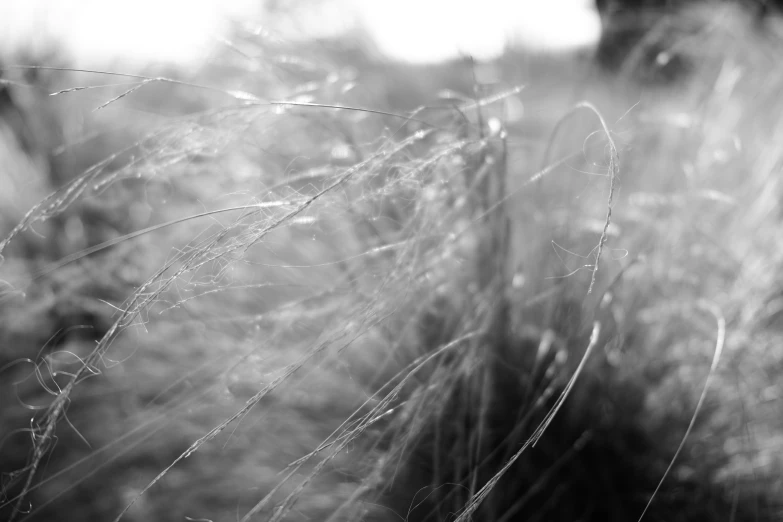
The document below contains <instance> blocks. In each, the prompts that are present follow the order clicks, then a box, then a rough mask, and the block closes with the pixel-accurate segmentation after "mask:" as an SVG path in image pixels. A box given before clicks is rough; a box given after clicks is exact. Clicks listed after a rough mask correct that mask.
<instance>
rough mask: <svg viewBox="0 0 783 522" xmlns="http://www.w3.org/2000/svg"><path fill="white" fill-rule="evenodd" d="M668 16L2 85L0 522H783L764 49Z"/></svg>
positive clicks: (780, 279) (767, 53) (774, 115)
mask: <svg viewBox="0 0 783 522" xmlns="http://www.w3.org/2000/svg"><path fill="white" fill-rule="evenodd" d="M682 16H683V17H684V18H687V21H688V23H687V24H683V25H687V26H688V27H689V30H688V32H687V33H682V34H678V33H677V32H676V31H674V34H673V35H672V34H669V33H670V32H667V33H666V34H667V40H666V41H665V42H661V43H660V44H661V45H662V47H661V48H662V49H664V51H663V52H664V53H671V54H672V55H673V54H675V53H676V54H677V56H678V57H680V58H681V59H682V60H683V63H688V64H690V67H689V68H688V69H689V72H688V74H687V75H683V76H681V77H679V78H677V79H675V80H671V79H669V81H666V82H654V81H652V80H650V76H649V75H647V76H645V75H644V74H640V70H641V67H655V64H656V62H655V60H653V62H652V64H648V63H647V62H644V63H643V64H642V60H636V61H634V59H635V58H634V57H636V58H638V57H640V56H645V54H644V50H640V51H639V52H637V53H635V54H634V53H631V56H630V58H629V63H630V65H628V66H627V67H625V68H624V69H623V70H621V71H620V73H619V74H616V73H608V72H606V71H601V70H599V69H598V68H596V67H595V65H593V63H592V62H591V58H590V56H587V55H579V56H547V55H535V56H531V55H527V54H524V53H520V52H511V51H509V52H508V53H507V54H506V55H505V56H503V57H502V58H500V59H498V60H497V61H496V62H493V63H474V62H473V61H471V60H467V59H466V60H459V61H456V62H454V63H448V64H443V65H438V66H428V67H415V66H409V65H403V64H393V63H387V62H384V61H382V60H380V59H378V58H377V57H374V56H373V55H372V54H371V53H364V52H362V51H361V50H360V49H359V48H358V47H356V46H353V45H351V44H348V43H341V42H318V43H312V42H311V43H307V44H290V43H286V42H282V41H279V40H277V39H275V38H273V37H272V36H269V35H268V34H265V33H259V32H251V31H244V30H241V29H238V30H237V34H236V37H235V39H234V40H233V41H232V42H231V45H227V46H226V48H225V49H224V50H223V51H221V52H220V53H219V54H216V55H215V57H214V60H213V61H211V62H210V63H205V64H204V66H203V68H202V69H201V70H198V71H176V70H171V71H147V72H144V73H143V74H139V75H136V74H135V73H134V74H130V73H129V72H128V73H126V72H125V71H121V69H117V70H116V71H114V72H113V73H109V72H108V71H77V70H73V69H69V68H68V67H67V64H66V66H65V67H61V66H62V65H63V64H57V63H54V58H52V59H50V60H49V61H47V62H45V63H44V64H43V65H44V67H38V68H30V67H26V68H18V67H7V68H5V69H3V75H2V78H3V80H2V82H3V83H2V84H0V87H4V88H5V89H6V91H4V93H5V94H3V96H5V98H3V99H1V100H0V176H2V177H1V178H0V238H3V239H2V241H0V256H2V257H0V473H2V484H1V486H2V492H1V494H0V519H2V520H16V521H23V520H25V521H44V520H57V521H67V520H74V521H82V520H108V521H111V520H127V521H164V520H165V521H168V520H172V521H175V520H176V521H182V520H191V521H206V520H210V521H215V522H216V521H229V520H242V521H246V520H270V521H282V520H291V521H293V520H302V521H304V520H314V521H342V520H366V521H394V520H406V521H408V520H409V521H412V522H413V521H460V522H463V521H467V520H475V521H493V522H494V521H516V520H525V521H534V520H542V521H544V520H551V521H577V520H582V521H588V520H589V521H628V520H631V521H635V520H648V521H661V522H663V521H669V522H671V521H675V522H676V521H723V520H725V521H735V520H736V521H743V520H748V521H758V520H760V521H767V520H769V521H772V520H780V519H781V518H783V507H781V504H780V500H779V499H780V498H783V495H782V494H783V479H781V477H783V475H782V474H781V473H782V472H783V461H781V458H780V454H781V450H783V444H782V443H783V407H781V406H782V405H783V403H782V402H781V401H782V397H781V394H783V385H781V382H780V379H781V373H782V371H781V369H782V368H783V276H781V274H783V224H781V220H783V212H782V209H781V203H782V202H783V187H782V186H781V181H780V179H781V175H780V169H781V167H783V145H781V143H783V117H781V114H782V112H781V111H782V110H783V99H781V97H780V94H779V93H780V92H781V89H783V70H779V68H777V67H776V64H777V50H778V49H779V47H780V44H781V41H780V38H779V37H778V36H776V33H775V31H774V30H773V29H774V27H771V28H770V29H769V30H768V31H767V32H766V33H763V34H762V33H759V32H758V31H757V29H756V28H754V27H753V25H752V24H751V22H750V21H749V20H747V19H745V18H744V17H742V16H740V14H739V13H737V12H734V11H731V10H727V11H725V12H724V11H722V10H721V11H717V10H711V11H710V12H704V11H700V10H693V11H689V12H687V13H685V14H683V15H682ZM676 22H677V20H672V22H671V25H672V27H675V28H676V26H677V23H676ZM692 26H695V27H696V28H697V29H696V30H693V29H692ZM655 43H656V44H658V43H659V42H655ZM666 56H669V55H666ZM666 56H664V58H661V59H660V60H658V62H660V64H663V63H664V62H666V60H667V58H666ZM667 63H668V62H667ZM648 72H649V71H648ZM53 93H56V94H54V95H52V94H53ZM0 98H2V96H0ZM10 98H13V103H10V101H9V100H10Z"/></svg>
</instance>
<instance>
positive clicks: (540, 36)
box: [0, 0, 600, 66]
mask: <svg viewBox="0 0 783 522" xmlns="http://www.w3.org/2000/svg"><path fill="white" fill-rule="evenodd" d="M260 3H261V0H133V1H132V2H129V1H128V0H0V52H8V50H9V49H13V48H16V47H17V46H18V45H20V44H23V43H24V44H26V45H33V46H36V47H42V43H43V42H45V41H46V40H45V39H44V38H42V35H48V36H51V37H53V38H56V39H58V41H59V42H61V43H60V44H58V45H63V46H65V47H66V48H68V49H69V50H70V51H71V52H72V54H73V56H74V57H76V59H77V60H78V62H79V65H83V66H86V65H98V64H100V63H101V62H105V61H107V60H110V59H113V58H117V57H121V58H123V59H130V60H137V61H140V62H145V61H148V60H157V61H173V62H178V63H187V62H189V61H194V62H198V60H199V59H200V58H202V57H203V56H204V53H205V52H207V50H208V49H209V47H210V46H211V45H214V44H215V42H216V41H217V37H219V36H220V35H221V33H222V32H223V31H224V30H225V28H226V24H227V22H228V20H229V19H231V18H232V17H234V18H240V19H242V20H248V19H252V18H253V17H259V9H258V6H259V4H260ZM283 5H285V4H283ZM295 18H296V20H297V21H298V22H299V25H300V28H301V27H304V28H305V31H307V32H310V33H318V34H324V33H332V34H334V33H337V34H339V33H340V32H341V31H344V30H348V29H351V28H354V27H357V26H361V27H363V28H364V29H366V30H367V32H368V33H369V34H370V35H372V37H374V38H375V39H376V42H377V44H378V46H379V47H380V49H381V50H382V51H383V52H385V53H387V54H388V55H390V56H392V57H394V58H398V59H403V60H409V61H414V62H432V61H438V60H442V59H446V58H449V57H453V56H455V55H458V54H461V53H466V54H471V55H473V56H476V57H477V58H489V57H492V56H494V55H496V54H499V53H500V52H501V51H502V50H503V47H504V46H505V45H506V44H507V43H512V44H521V45H530V46H534V47H539V48H550V49H551V48H569V47H574V46H582V45H589V44H591V43H593V42H594V41H595V40H596V39H597V37H598V32H599V30H600V24H599V20H598V16H597V15H596V14H595V12H594V10H593V9H592V0H330V1H329V2H326V3H325V4H324V6H322V7H321V8H313V5H312V4H311V3H310V4H309V5H307V7H306V8H304V9H302V11H301V13H299V14H298V15H297V16H296V17H295ZM259 22H260V23H261V24H263V23H264V19H263V16H260V17H259ZM271 29H273V32H275V31H278V32H279V31H281V30H282V31H284V32H286V31H287V30H288V29H289V26H288V25H286V24H282V25H281V24H275V27H273V28H271ZM283 36H284V37H293V35H292V34H284V35H283Z"/></svg>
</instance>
